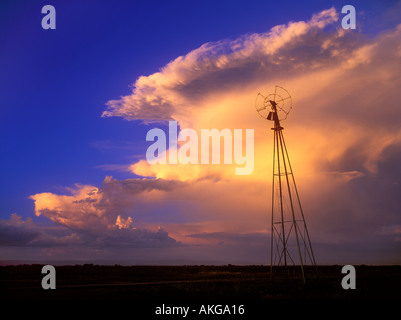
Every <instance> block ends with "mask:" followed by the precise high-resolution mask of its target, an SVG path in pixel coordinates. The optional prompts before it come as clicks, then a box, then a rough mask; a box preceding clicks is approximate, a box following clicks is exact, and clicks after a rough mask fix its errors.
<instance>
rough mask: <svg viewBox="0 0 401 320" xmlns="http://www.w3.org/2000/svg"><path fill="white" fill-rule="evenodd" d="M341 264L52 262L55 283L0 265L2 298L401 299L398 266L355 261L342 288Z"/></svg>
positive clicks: (29, 270) (29, 269)
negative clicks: (293, 269) (300, 273)
mask: <svg viewBox="0 0 401 320" xmlns="http://www.w3.org/2000/svg"><path fill="white" fill-rule="evenodd" d="M341 268H342V266H319V267H318V277H316V276H315V275H312V274H313V272H312V271H313V270H312V269H310V270H307V271H308V273H307V276H308V275H310V276H309V278H307V281H306V284H303V281H302V278H300V277H289V276H288V275H287V273H286V272H285V270H283V269H281V270H280V269H277V270H276V272H275V275H276V276H275V277H274V278H273V279H270V274H269V270H270V268H269V267H266V266H235V265H228V266H118V265H116V266H99V265H91V264H90V265H75V266H56V289H55V290H51V289H49V290H44V289H42V287H41V280H42V277H44V276H45V275H44V274H42V273H41V269H42V265H20V266H2V267H0V290H1V299H2V300H4V299H18V300H22V299H29V300H32V299H39V300H41V299H45V300H65V299H74V300H89V299H100V300H102V299H105V300H106V299H107V300H127V299H129V300H132V301H138V300H143V301H146V300H147V301H149V300H152V301H162V302H163V301H202V300H206V299H207V300H210V299H213V300H221V301H239V302H241V301H248V300H252V301H268V300H274V301H279V300H281V301H282V300H293V299H296V300H299V299H302V300H315V299H318V300H332V301H341V300H342V301H345V300H360V299H375V300H376V299H391V300H393V299H397V300H401V266H365V265H362V266H355V269H356V289H355V290H351V289H349V290H344V289H343V288H342V287H341V280H342V278H343V277H344V276H345V275H344V274H341Z"/></svg>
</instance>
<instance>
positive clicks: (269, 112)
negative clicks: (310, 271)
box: [256, 86, 316, 283]
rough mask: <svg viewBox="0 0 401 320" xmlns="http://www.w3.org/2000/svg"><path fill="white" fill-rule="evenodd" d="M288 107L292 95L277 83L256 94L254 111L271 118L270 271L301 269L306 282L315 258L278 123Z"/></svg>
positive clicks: (296, 272)
mask: <svg viewBox="0 0 401 320" xmlns="http://www.w3.org/2000/svg"><path fill="white" fill-rule="evenodd" d="M291 109H292V99H291V96H290V94H289V93H288V91H287V90H285V89H284V88H282V87H280V86H276V87H275V90H274V93H272V94H269V95H267V96H263V95H262V94H260V93H259V94H258V95H257V97H256V110H257V112H258V113H259V114H260V116H261V117H262V118H264V119H267V120H271V121H273V122H274V127H273V128H272V130H273V133H274V144H273V185H272V217H271V254H270V274H271V276H273V270H274V269H275V266H281V268H277V269H284V270H285V271H286V273H287V274H288V275H296V274H298V275H299V271H300V274H301V276H302V279H303V282H304V283H305V266H307V265H309V266H313V267H314V269H315V270H316V261H315V256H314V253H313V249H312V244H311V241H310V238H309V233H308V229H307V227H306V222H305V217H304V213H303V210H302V205H301V201H300V199H299V194H298V189H297V186H296V183H295V178H294V174H293V171H292V167H291V163H290V158H289V156H288V151H287V147H286V145H285V140H284V135H283V130H284V128H283V127H282V126H281V123H280V121H283V120H285V119H286V118H287V116H288V114H289V112H290V111H291Z"/></svg>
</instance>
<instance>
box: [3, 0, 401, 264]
mask: <svg viewBox="0 0 401 320" xmlns="http://www.w3.org/2000/svg"><path fill="white" fill-rule="evenodd" d="M47 4H50V5H53V6H54V7H55V9H56V29H54V30H52V29H48V30H44V29H43V28H42V25H41V21H42V18H43V17H44V16H45V14H42V13H41V10H42V7H43V6H44V5H47ZM346 4H351V5H353V6H354V7H355V9H356V29H343V28H342V25H341V21H342V19H343V17H344V16H345V14H343V13H341V9H342V7H343V6H344V5H346ZM400 17H401V2H399V1H352V3H351V2H349V3H348V2H347V3H344V2H341V1H309V2H305V1H303V2H300V1H280V2H272V1H266V0H265V1H146V2H145V1H122V0H119V1H90V0H85V1H76V0H73V1H68V2H65V1H50V2H47V1H46V2H45V1H21V0H17V1H7V0H6V1H2V2H1V4H0V70H1V71H0V88H1V89H0V110H1V113H0V146H1V147H0V155H1V156H0V165H1V168H2V172H1V183H0V261H1V263H2V264H9V263H15V262H16V261H17V262H39V263H53V264H57V263H59V264H63V263H68V262H74V263H75V262H82V263H87V262H92V263H104V264H115V263H118V264H229V263H231V264H268V263H270V260H269V259H270V228H271V226H270V221H271V184H272V154H273V150H272V149H273V133H272V131H271V130H270V128H271V126H272V123H269V122H268V121H267V120H264V119H261V118H260V117H259V116H258V114H257V113H256V111H255V98H256V96H257V94H258V93H259V92H260V93H263V94H266V95H267V94H268V93H270V92H272V90H274V88H275V85H280V86H283V87H285V88H286V89H287V90H288V92H290V94H291V97H292V103H293V105H292V110H291V113H290V114H289V116H288V119H286V120H285V122H283V127H284V131H283V133H284V135H285V139H286V145H287V148H288V151H289V154H290V159H291V164H292V167H293V171H294V176H295V179H296V181H297V187H298V189H299V193H300V197H301V201H302V206H303V210H304V213H305V219H306V222H307V225H308V230H309V234H310V237H311V241H312V246H313V249H314V252H315V257H316V262H317V263H318V264H399V263H401V209H400V208H401V200H400V199H401V197H400V196H401V169H400V167H399V163H400V162H401V127H400V119H401V106H400V103H399V101H400V98H401V93H400V90H399V88H400V87H401V63H400V62H401V45H400V43H401V18H400ZM169 121H176V122H177V124H178V126H179V129H180V130H183V129H193V130H194V131H195V132H197V133H198V136H199V137H200V132H201V130H202V129H213V128H216V129H218V130H223V129H224V128H228V129H230V130H234V129H242V131H243V132H244V137H245V130H246V129H253V130H254V167H253V171H252V173H251V174H249V175H236V174H235V168H236V166H237V165H236V164H235V163H233V164H182V163H178V164H151V163H149V162H148V161H147V158H146V152H147V150H148V148H149V146H150V145H151V144H152V142H150V141H147V140H146V136H147V133H148V132H149V130H151V129H153V128H158V129H161V130H163V131H164V132H166V134H168V128H169V127H168V122H169ZM244 139H245V138H244ZM243 147H244V148H245V144H244V143H243ZM244 150H245V149H244ZM169 152H171V150H167V154H169ZM244 152H245V151H244Z"/></svg>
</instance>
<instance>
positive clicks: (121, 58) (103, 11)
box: [0, 0, 400, 222]
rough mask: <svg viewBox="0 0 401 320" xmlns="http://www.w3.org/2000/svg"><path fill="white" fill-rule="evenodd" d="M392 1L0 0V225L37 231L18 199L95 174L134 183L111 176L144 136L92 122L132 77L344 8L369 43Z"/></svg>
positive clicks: (134, 125) (387, 21) (115, 124)
mask: <svg viewBox="0 0 401 320" xmlns="http://www.w3.org/2000/svg"><path fill="white" fill-rule="evenodd" d="M396 3H397V1H352V3H351V2H343V1H308V2H306V1H275V2H273V1H266V0H264V1H88V0H86V1H75V0H72V1H50V2H49V1H18V0H17V1H2V3H1V4H0V43H1V49H0V70H1V71H0V88H1V90H0V108H1V115H0V124H1V125H0V146H1V154H2V156H1V157H0V166H1V168H2V173H1V177H2V178H1V184H0V219H9V217H10V215H11V214H12V213H17V214H18V215H19V216H21V217H22V219H23V220H25V219H27V218H28V217H32V218H34V221H36V222H46V221H48V219H47V218H45V217H44V216H40V217H35V215H34V201H32V199H30V198H29V196H31V195H34V194H37V193H41V192H52V193H55V194H61V193H63V192H64V191H63V190H64V188H65V187H66V186H72V185H74V184H76V183H79V184H82V185H95V186H100V185H101V184H102V181H103V180H104V179H105V176H106V175H107V176H110V175H112V176H113V177H114V178H115V179H118V180H124V179H130V178H137V177H139V176H138V175H137V174H135V173H133V172H128V171H127V170H126V169H125V170H124V168H123V167H124V166H125V167H126V166H127V165H129V164H132V163H134V162H136V161H138V160H139V159H141V158H143V157H144V154H145V152H146V148H147V146H148V143H147V142H146V141H145V136H146V132H147V131H148V130H149V129H150V128H151V127H152V126H150V125H146V124H144V123H142V122H141V121H139V120H134V121H127V120H125V119H123V118H121V117H107V118H103V117H101V115H102V112H103V111H104V110H105V109H106V103H107V102H108V101H110V100H113V99H119V98H120V97H121V96H127V95H129V94H130V93H131V92H132V85H133V84H134V83H135V81H136V80H137V79H138V78H139V77H140V76H148V75H151V74H154V73H156V72H158V71H159V70H160V69H161V68H162V67H164V66H165V65H166V64H168V63H169V62H170V61H172V60H174V59H176V58H177V57H179V56H183V55H186V54H187V53H188V52H190V51H192V50H194V49H196V48H199V47H200V46H201V45H203V44H205V43H207V42H216V41H221V40H225V39H236V38H238V37H240V36H242V35H246V34H252V33H264V32H267V31H268V30H270V28H272V27H274V26H276V25H279V24H287V23H288V22H290V21H307V20H309V19H310V17H311V16H312V15H313V14H315V13H318V12H320V11H322V10H324V9H329V8H330V7H332V6H334V7H335V8H336V10H337V12H341V8H342V6H343V5H345V4H353V5H354V6H355V7H356V10H357V25H358V27H359V28H361V29H362V31H359V32H361V33H362V34H363V36H364V37H368V38H369V37H373V38H374V37H376V36H377V35H379V34H381V33H383V32H385V31H387V30H391V29H392V28H394V27H395V25H397V24H398V23H399V22H400V21H397V18H396V17H394V16H392V15H391V10H392V9H391V8H393V7H394V6H396ZM45 4H51V5H53V6H54V7H55V8H56V20H57V28H56V30H43V29H42V28H41V19H42V17H43V14H41V8H42V6H43V5H45ZM398 6H399V5H398ZM398 12H399V11H398ZM340 19H341V14H340ZM338 23H340V22H338ZM251 100H252V99H251ZM161 127H163V126H161ZM107 165H108V166H107ZM110 165H114V167H111V166H110ZM119 165H120V167H119ZM166 210H167V211H168V210H172V209H171V208H170V209H168V206H167V209H166Z"/></svg>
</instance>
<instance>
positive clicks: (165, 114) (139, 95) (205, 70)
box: [103, 8, 340, 121]
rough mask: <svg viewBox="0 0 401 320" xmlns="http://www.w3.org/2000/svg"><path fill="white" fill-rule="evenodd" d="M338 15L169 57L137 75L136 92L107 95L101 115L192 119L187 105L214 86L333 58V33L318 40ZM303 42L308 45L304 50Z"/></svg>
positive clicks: (331, 13)
mask: <svg viewBox="0 0 401 320" xmlns="http://www.w3.org/2000/svg"><path fill="white" fill-rule="evenodd" d="M337 20H338V14H337V12H336V11H335V9H334V8H331V9H328V10H324V11H322V12H320V13H318V14H316V15H314V16H313V17H312V19H311V20H310V21H308V22H303V21H300V22H290V23H289V24H288V25H279V26H276V27H274V28H272V29H271V30H270V31H269V32H266V33H262V34H251V35H245V36H242V37H240V38H238V39H235V40H222V41H218V42H214V43H205V44H204V45H202V46H201V47H199V48H197V49H195V50H193V51H191V52H189V53H188V54H186V55H185V56H180V57H178V58H176V59H175V60H174V61H171V62H170V63H169V64H167V65H166V66H165V67H163V68H162V69H161V71H160V72H157V73H154V74H152V75H150V76H141V77H139V78H138V80H137V81H136V82H135V84H134V90H133V93H132V94H131V95H129V96H125V97H122V98H121V99H120V100H111V101H109V102H108V103H107V105H108V110H106V111H104V112H103V116H104V117H110V116H121V117H124V118H126V119H130V120H143V121H152V120H155V121H160V120H172V119H176V120H181V121H182V120H183V118H184V117H185V118H186V119H187V120H188V121H190V119H192V118H191V117H192V116H193V114H188V113H187V112H188V110H187V109H188V108H192V107H194V104H195V105H197V104H198V103H199V100H203V99H205V97H207V96H208V95H210V94H212V93H216V91H226V90H232V88H233V87H239V86H242V85H243V84H244V83H247V82H249V81H250V82H251V83H254V82H255V81H257V80H259V81H260V80H261V78H263V79H265V78H269V77H272V76H273V75H276V74H277V73H280V74H281V75H282V74H283V73H285V74H288V73H290V72H294V71H295V72H297V73H299V72H302V70H304V69H305V63H306V61H308V63H311V64H313V65H316V64H324V63H326V62H329V61H332V60H333V56H332V54H331V51H330V50H328V49H332V48H335V47H336V45H335V39H334V38H331V42H330V44H329V43H328V42H327V41H326V48H325V49H326V50H322V49H321V47H320V45H321V43H322V41H324V39H325V38H327V35H326V34H325V33H324V32H323V29H324V27H326V26H327V25H329V24H332V23H333V22H335V21H337ZM305 42H308V43H309V47H304V48H301V50H302V51H301V50H300V47H301V45H303V44H304V43H305ZM316 49H317V50H318V51H317V54H314V55H313V60H312V61H309V60H307V59H309V58H310V57H311V54H308V53H311V52H316ZM339 58H340V57H338V58H337V59H339ZM288 61H290V62H291V63H288Z"/></svg>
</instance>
